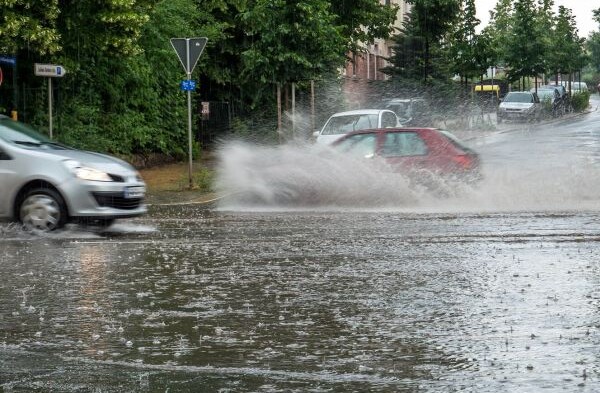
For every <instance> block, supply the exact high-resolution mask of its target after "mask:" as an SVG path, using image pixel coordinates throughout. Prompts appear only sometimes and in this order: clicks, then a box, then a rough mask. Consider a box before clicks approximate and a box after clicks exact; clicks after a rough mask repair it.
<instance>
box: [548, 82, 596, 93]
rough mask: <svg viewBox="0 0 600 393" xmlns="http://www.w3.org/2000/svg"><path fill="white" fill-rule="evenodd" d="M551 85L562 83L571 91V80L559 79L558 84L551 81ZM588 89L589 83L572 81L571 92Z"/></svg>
mask: <svg viewBox="0 0 600 393" xmlns="http://www.w3.org/2000/svg"><path fill="white" fill-rule="evenodd" d="M550 84H551V85H555V86H556V85H560V86H563V87H564V88H565V89H566V90H567V91H569V81H558V84H557V83H556V82H551V83H550ZM585 91H588V86H587V83H585V82H571V93H582V92H585Z"/></svg>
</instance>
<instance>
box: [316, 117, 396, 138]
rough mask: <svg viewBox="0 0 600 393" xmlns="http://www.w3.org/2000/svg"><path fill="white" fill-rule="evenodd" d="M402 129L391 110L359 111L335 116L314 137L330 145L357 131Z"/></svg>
mask: <svg viewBox="0 0 600 393" xmlns="http://www.w3.org/2000/svg"><path fill="white" fill-rule="evenodd" d="M392 127H394V128H395V127H402V124H400V120H399V118H398V116H396V114H395V113H394V112H393V111H391V110H389V109H357V110H353V111H347V112H339V113H335V114H333V115H332V116H331V117H330V118H329V119H328V120H327V122H326V123H325V125H324V126H323V128H321V130H320V131H316V132H315V133H314V136H315V138H316V142H317V143H320V144H330V143H332V142H333V141H335V140H337V139H338V138H340V137H341V136H343V135H345V134H347V133H349V132H352V131H357V130H367V129H374V128H392Z"/></svg>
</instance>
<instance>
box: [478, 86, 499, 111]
mask: <svg viewBox="0 0 600 393" xmlns="http://www.w3.org/2000/svg"><path fill="white" fill-rule="evenodd" d="M473 96H474V99H475V102H477V103H479V104H480V105H481V106H483V107H485V108H490V109H495V108H496V107H497V106H498V104H499V103H500V86H499V85H481V84H479V85H475V86H474V87H473Z"/></svg>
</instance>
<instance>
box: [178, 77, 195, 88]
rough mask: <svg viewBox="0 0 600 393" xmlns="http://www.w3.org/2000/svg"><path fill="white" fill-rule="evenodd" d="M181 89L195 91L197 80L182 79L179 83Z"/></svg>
mask: <svg viewBox="0 0 600 393" xmlns="http://www.w3.org/2000/svg"><path fill="white" fill-rule="evenodd" d="M179 89H181V90H182V91H194V90H196V81H194V80H191V79H185V80H182V81H181V82H180V83H179Z"/></svg>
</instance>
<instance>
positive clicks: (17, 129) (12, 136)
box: [0, 120, 67, 150]
mask: <svg viewBox="0 0 600 393" xmlns="http://www.w3.org/2000/svg"><path fill="white" fill-rule="evenodd" d="M0 139H3V140H5V141H7V142H9V143H14V144H15V145H19V146H22V147H33V148H40V147H41V148H44V149H49V148H50V149H60V150H62V149H67V147H66V146H63V145H61V144H60V143H56V142H53V141H52V140H50V139H48V138H47V137H45V136H44V135H42V134H40V133H39V132H37V131H35V130H34V129H33V128H31V127H29V126H27V125H25V124H23V123H19V122H16V121H13V120H3V121H0Z"/></svg>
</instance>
